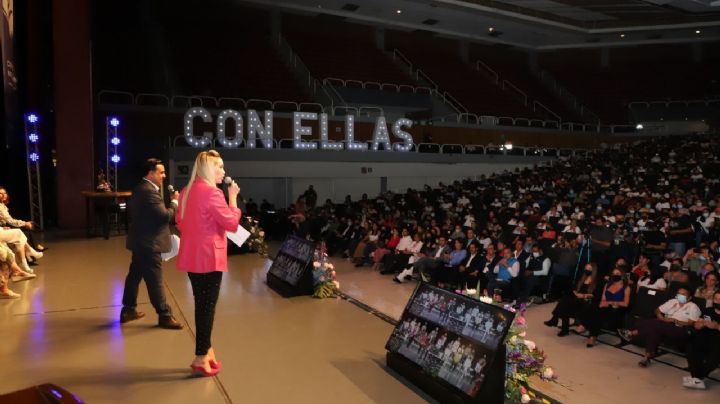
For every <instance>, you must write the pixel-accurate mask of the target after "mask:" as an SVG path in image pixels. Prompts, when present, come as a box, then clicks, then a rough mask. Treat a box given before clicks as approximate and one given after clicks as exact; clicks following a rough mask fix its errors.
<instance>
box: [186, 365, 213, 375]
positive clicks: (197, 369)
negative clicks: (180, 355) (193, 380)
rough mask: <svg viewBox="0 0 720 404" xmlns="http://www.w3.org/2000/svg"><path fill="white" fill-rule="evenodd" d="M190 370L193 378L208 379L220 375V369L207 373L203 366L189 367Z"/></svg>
mask: <svg viewBox="0 0 720 404" xmlns="http://www.w3.org/2000/svg"><path fill="white" fill-rule="evenodd" d="M190 368H191V369H192V371H193V372H192V374H193V376H203V377H210V376H215V375H216V374H218V373H220V369H210V371H209V372H208V371H207V370H205V367H204V366H200V365H190Z"/></svg>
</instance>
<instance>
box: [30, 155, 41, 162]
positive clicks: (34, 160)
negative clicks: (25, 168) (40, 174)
mask: <svg viewBox="0 0 720 404" xmlns="http://www.w3.org/2000/svg"><path fill="white" fill-rule="evenodd" d="M38 160H40V156H39V155H38V154H37V153H30V161H32V162H33V163H36V162H37V161H38Z"/></svg>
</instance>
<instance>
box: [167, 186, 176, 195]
mask: <svg viewBox="0 0 720 404" xmlns="http://www.w3.org/2000/svg"><path fill="white" fill-rule="evenodd" d="M167 190H168V192H170V193H171V194H174V193H175V187H174V186H172V184H171V185H168V186H167Z"/></svg>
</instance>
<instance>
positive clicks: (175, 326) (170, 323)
mask: <svg viewBox="0 0 720 404" xmlns="http://www.w3.org/2000/svg"><path fill="white" fill-rule="evenodd" d="M158 326H159V327H160V328H165V329H168V330H182V329H183V325H182V324H180V322H178V321H177V320H175V317H173V316H160V318H159V319H158Z"/></svg>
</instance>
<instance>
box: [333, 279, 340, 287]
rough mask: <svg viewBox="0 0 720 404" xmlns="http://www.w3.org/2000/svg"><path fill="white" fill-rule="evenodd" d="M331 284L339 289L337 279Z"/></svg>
mask: <svg viewBox="0 0 720 404" xmlns="http://www.w3.org/2000/svg"><path fill="white" fill-rule="evenodd" d="M333 284H335V287H336V288H338V289H340V282H338V281H333Z"/></svg>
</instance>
